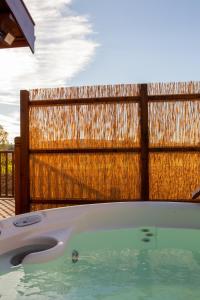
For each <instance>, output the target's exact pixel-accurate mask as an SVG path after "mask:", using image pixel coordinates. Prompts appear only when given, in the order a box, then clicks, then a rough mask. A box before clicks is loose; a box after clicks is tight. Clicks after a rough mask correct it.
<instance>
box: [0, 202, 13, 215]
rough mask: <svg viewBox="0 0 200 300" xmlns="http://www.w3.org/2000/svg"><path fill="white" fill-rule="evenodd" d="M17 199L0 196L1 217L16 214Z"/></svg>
mask: <svg viewBox="0 0 200 300" xmlns="http://www.w3.org/2000/svg"><path fill="white" fill-rule="evenodd" d="M14 214H15V200H14V199H13V198H6V199H4V198H0V219H4V218H8V217H11V216H14Z"/></svg>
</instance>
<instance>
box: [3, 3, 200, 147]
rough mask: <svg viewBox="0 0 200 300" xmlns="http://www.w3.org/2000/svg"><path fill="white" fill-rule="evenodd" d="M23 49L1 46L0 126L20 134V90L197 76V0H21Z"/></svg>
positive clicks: (199, 21) (199, 46) (199, 20)
mask: <svg viewBox="0 0 200 300" xmlns="http://www.w3.org/2000/svg"><path fill="white" fill-rule="evenodd" d="M25 3H26V5H27V7H28V9H29V11H30V13H31V15H32V17H33V19H34V21H35V23H36V45H35V48H36V49H35V54H34V55H33V54H32V53H31V51H30V50H29V49H28V48H21V49H9V50H0V70H1V72H0V124H1V125H3V126H4V128H5V129H6V130H7V131H8V132H9V139H10V141H11V142H12V141H13V138H14V137H15V136H17V135H19V91H20V89H31V88H41V87H60V86H80V85H94V84H118V83H141V82H166V81H190V80H195V81H198V80H199V79H200V76H199V73H200V18H199V11H200V1H199V0H167V1H166V0H151V1H150V0H56V1H55V0H43V1H41V0H25Z"/></svg>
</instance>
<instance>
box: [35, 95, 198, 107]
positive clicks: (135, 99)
mask: <svg viewBox="0 0 200 300" xmlns="http://www.w3.org/2000/svg"><path fill="white" fill-rule="evenodd" d="M146 100H147V101H148V102H176V101H200V93H198V94H174V95H147V98H146ZM140 101H141V96H124V97H123V96H116V97H100V98H77V99H52V100H51V99H45V100H31V101H29V105H31V106H55V105H75V104H82V105H85V104H94V105H95V104H102V103H125V102H127V103H139V102H140Z"/></svg>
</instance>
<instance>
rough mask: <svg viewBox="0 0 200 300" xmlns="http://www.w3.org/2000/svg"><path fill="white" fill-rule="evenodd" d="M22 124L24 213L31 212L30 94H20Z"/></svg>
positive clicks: (22, 194) (22, 197) (22, 192)
mask: <svg viewBox="0 0 200 300" xmlns="http://www.w3.org/2000/svg"><path fill="white" fill-rule="evenodd" d="M20 124H21V128H20V129H21V165H20V168H21V178H20V181H21V200H20V201H21V202H22V211H23V213H26V212H29V211H30V181H29V92H28V91H21V92H20Z"/></svg>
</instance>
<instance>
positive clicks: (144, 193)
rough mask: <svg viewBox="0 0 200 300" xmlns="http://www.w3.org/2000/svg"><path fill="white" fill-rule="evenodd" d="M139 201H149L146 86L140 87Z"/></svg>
mask: <svg viewBox="0 0 200 300" xmlns="http://www.w3.org/2000/svg"><path fill="white" fill-rule="evenodd" d="M140 97H141V101H140V122H141V123H140V127H141V170H140V172H141V200H143V201H148V200H149V129H148V91H147V84H141V85H140Z"/></svg>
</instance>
